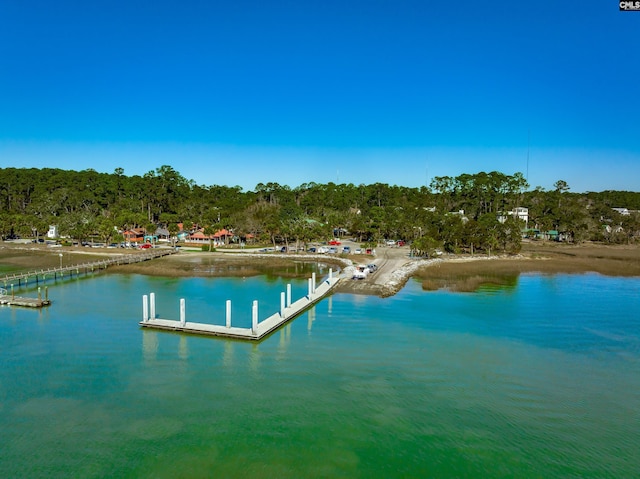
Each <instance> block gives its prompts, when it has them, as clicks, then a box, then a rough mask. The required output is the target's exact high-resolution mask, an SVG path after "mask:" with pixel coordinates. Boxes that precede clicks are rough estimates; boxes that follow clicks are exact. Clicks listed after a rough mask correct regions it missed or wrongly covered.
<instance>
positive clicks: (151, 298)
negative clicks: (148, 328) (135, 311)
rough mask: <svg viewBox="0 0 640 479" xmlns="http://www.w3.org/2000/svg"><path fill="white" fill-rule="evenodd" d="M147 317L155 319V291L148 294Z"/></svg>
mask: <svg viewBox="0 0 640 479" xmlns="http://www.w3.org/2000/svg"><path fill="white" fill-rule="evenodd" d="M149 317H150V318H151V319H156V293H150V294H149Z"/></svg>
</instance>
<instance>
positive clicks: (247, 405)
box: [0, 275, 640, 478]
mask: <svg viewBox="0 0 640 479" xmlns="http://www.w3.org/2000/svg"><path fill="white" fill-rule="evenodd" d="M283 289H284V281H283V280H273V279H271V280H269V281H266V280H265V278H264V277H258V278H249V279H245V280H243V279H234V278H220V279H198V278H194V279H164V278H148V277H144V276H135V275H134V276H115V275H98V276H96V277H94V278H92V279H86V280H71V281H66V282H63V283H58V284H57V285H56V286H53V287H51V288H50V290H49V296H50V297H51V298H52V299H53V300H54V304H53V306H51V307H50V308H48V309H45V310H42V311H32V310H26V309H10V308H7V307H0V365H1V369H0V431H1V434H2V440H1V442H0V444H1V446H0V477H3V478H4V477H7V478H9V477H20V478H32V477H47V478H55V477H61V478H62V477H64V478H67V477H82V478H91V477H119V478H120V477H132V478H138V477H142V478H145V477H149V478H152V477H157V478H175V477H186V478H190V477H251V478H261V477H273V478H301V477H309V478H311V477H327V478H340V477H344V478H390V477H473V478H475V477H526V478H530V477H541V478H549V477H562V478H565V477H582V478H590V477H592V478H606V477H611V478H621V477H639V476H638V475H639V472H638V471H640V454H638V444H640V427H639V426H640V417H639V416H640V279H637V278H636V279H622V278H604V277H601V276H598V275H579V276H537V275H530V276H521V277H520V279H519V280H518V283H517V286H516V287H515V288H511V289H508V290H485V291H482V292H480V293H474V294H452V293H447V292H423V291H422V290H421V289H420V284H419V283H417V282H410V283H409V284H408V285H407V287H406V288H405V289H404V290H403V291H402V292H400V293H399V294H398V295H397V296H395V297H392V298H387V299H379V298H375V297H363V296H351V295H346V294H336V295H334V296H333V297H331V298H328V299H326V300H324V301H323V302H321V303H320V304H319V305H317V306H316V307H315V308H314V309H312V310H310V311H308V312H307V313H306V314H304V315H302V316H300V317H299V318H297V319H296V320H294V321H293V322H292V323H290V324H289V325H288V326H286V327H285V328H284V329H282V330H280V331H278V332H276V333H275V334H274V335H272V336H271V337H269V338H267V339H266V340H265V341H263V342H261V343H259V344H253V343H245V342H237V341H229V340H223V339H214V338H202V337H197V336H185V335H179V334H173V333H166V332H155V331H147V330H144V331H143V330H141V329H140V328H139V327H138V321H139V320H140V318H141V315H142V299H141V297H142V295H143V294H147V293H149V292H151V291H153V292H155V293H156V296H157V304H158V306H157V312H158V315H159V316H162V317H169V318H174V319H177V318H178V315H179V313H178V311H179V308H178V301H179V298H180V297H184V298H186V299H187V319H188V320H194V321H195V320H201V321H206V320H208V321H212V322H219V323H220V324H223V323H224V301H225V300H226V299H232V300H233V317H234V324H238V325H241V323H242V321H246V325H248V324H249V322H250V320H249V318H250V310H251V301H252V300H253V299H258V300H260V316H261V317H266V316H267V315H268V314H271V313H272V312H275V311H276V310H277V309H278V307H279V301H280V298H279V293H280V291H282V290H283ZM293 290H294V299H295V298H297V297H299V296H300V295H302V294H303V293H304V291H306V281H299V282H295V283H293ZM31 294H32V295H33V293H31ZM243 315H244V317H245V319H243V318H242V316H243Z"/></svg>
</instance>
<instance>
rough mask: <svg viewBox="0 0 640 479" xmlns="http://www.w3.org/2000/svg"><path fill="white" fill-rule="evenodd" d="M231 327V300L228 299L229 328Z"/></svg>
mask: <svg viewBox="0 0 640 479" xmlns="http://www.w3.org/2000/svg"><path fill="white" fill-rule="evenodd" d="M230 327H231V300H230V299H227V328H230Z"/></svg>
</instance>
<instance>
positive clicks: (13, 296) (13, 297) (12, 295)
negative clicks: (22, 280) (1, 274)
mask: <svg viewBox="0 0 640 479" xmlns="http://www.w3.org/2000/svg"><path fill="white" fill-rule="evenodd" d="M15 298H16V297H15V295H14V294H13V284H12V285H11V299H15Z"/></svg>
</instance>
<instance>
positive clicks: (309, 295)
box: [307, 278, 311, 300]
mask: <svg viewBox="0 0 640 479" xmlns="http://www.w3.org/2000/svg"><path fill="white" fill-rule="evenodd" d="M308 281H309V288H308V289H309V294H308V295H307V296H308V297H309V300H311V278H309V280H308Z"/></svg>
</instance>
